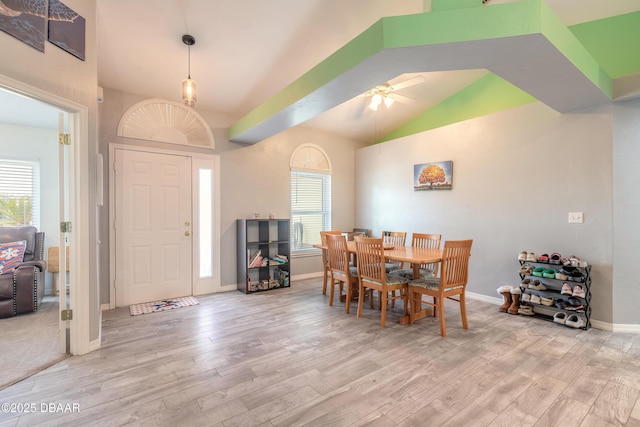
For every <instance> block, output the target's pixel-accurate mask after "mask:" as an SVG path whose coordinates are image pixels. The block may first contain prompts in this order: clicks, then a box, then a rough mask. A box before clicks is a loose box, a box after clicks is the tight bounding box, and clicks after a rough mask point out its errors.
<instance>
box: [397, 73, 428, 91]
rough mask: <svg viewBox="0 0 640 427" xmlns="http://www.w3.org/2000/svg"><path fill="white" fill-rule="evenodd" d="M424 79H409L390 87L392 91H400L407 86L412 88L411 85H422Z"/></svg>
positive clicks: (418, 77)
mask: <svg viewBox="0 0 640 427" xmlns="http://www.w3.org/2000/svg"><path fill="white" fill-rule="evenodd" d="M425 80H426V79H425V78H424V76H416V77H412V78H410V79H407V80H404V81H401V82H398V83H396V84H392V85H391V87H392V89H393V91H396V90H402V89H404V88H407V87H409V86H413V85H417V84H420V83H424V81H425Z"/></svg>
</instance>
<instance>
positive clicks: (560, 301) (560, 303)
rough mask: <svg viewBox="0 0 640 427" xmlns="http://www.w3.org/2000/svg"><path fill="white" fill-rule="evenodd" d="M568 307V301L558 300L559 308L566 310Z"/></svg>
mask: <svg viewBox="0 0 640 427" xmlns="http://www.w3.org/2000/svg"><path fill="white" fill-rule="evenodd" d="M567 307H568V305H567V303H566V301H565V300H563V299H559V300H557V301H556V308H559V309H561V310H566V309H567Z"/></svg>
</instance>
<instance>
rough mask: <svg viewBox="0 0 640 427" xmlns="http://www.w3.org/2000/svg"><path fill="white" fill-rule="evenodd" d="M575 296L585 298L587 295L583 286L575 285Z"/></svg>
mask: <svg viewBox="0 0 640 427" xmlns="http://www.w3.org/2000/svg"><path fill="white" fill-rule="evenodd" d="M573 296H574V297H578V298H584V297H585V292H584V289H582V286H580V285H575V286H574V287H573Z"/></svg>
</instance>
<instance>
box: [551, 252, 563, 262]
mask: <svg viewBox="0 0 640 427" xmlns="http://www.w3.org/2000/svg"><path fill="white" fill-rule="evenodd" d="M549 264H562V255H560V254H559V253H558V252H554V253H552V254H551V256H550V257H549Z"/></svg>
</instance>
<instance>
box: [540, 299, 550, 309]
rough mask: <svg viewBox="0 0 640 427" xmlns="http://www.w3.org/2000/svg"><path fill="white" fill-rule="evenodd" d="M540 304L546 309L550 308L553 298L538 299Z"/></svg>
mask: <svg viewBox="0 0 640 427" xmlns="http://www.w3.org/2000/svg"><path fill="white" fill-rule="evenodd" d="M540 304H542V305H546V306H547V307H551V306H552V305H553V298H551V297H540Z"/></svg>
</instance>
